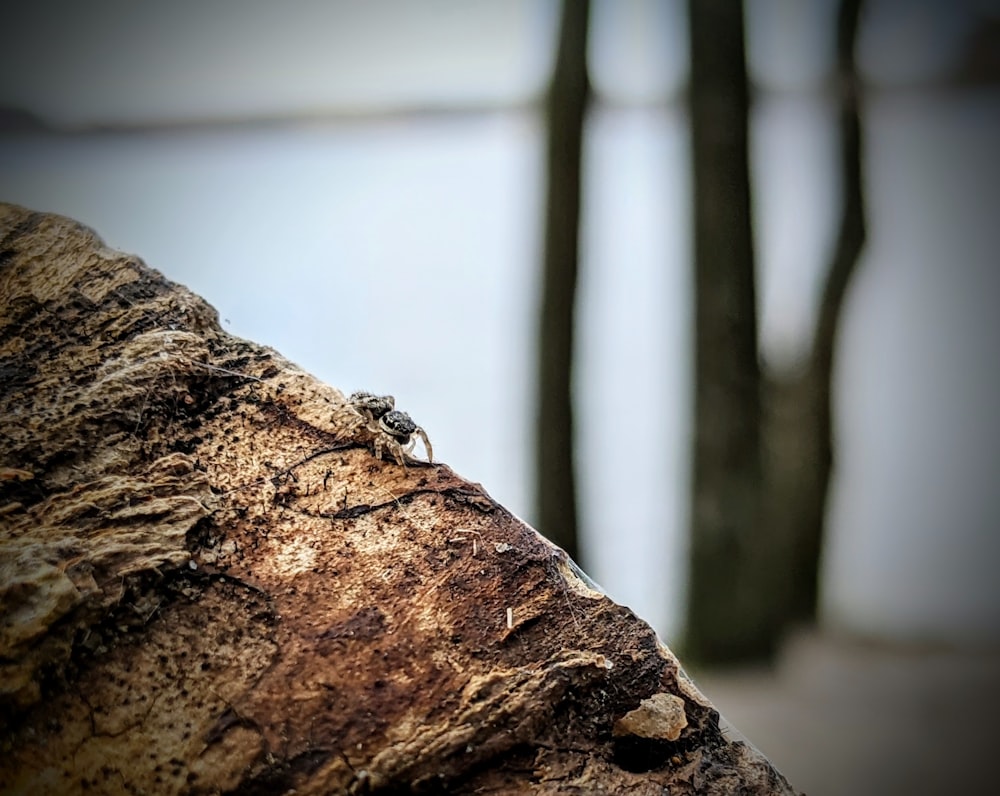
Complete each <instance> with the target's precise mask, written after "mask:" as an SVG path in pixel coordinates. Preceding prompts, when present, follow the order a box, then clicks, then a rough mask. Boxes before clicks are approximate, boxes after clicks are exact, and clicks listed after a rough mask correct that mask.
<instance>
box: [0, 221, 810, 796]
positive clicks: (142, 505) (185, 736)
mask: <svg viewBox="0 0 1000 796" xmlns="http://www.w3.org/2000/svg"><path fill="white" fill-rule="evenodd" d="M334 344H335V341H334ZM0 419H2V425H0V605H2V616H0V738H2V749H3V754H2V755H0V792H2V793H38V794H43V793H60V794H76V793H79V794H83V793H88V794H93V793H124V792H133V793H135V792H140V793H156V794H197V793H206V794H207V793H241V794H266V793H275V794H277V793H286V792H291V791H292V790H294V792H296V793H299V794H313V793H315V794H320V793H322V794H328V793H357V792H370V793H399V792H433V793H439V792H443V791H447V792H451V793H482V792H492V793H536V794H561V793H580V792H588V793H597V792H607V793H624V792H628V793H633V794H653V793H656V794H661V793H663V792H664V791H665V789H667V788H669V790H670V792H671V793H672V794H692V793H705V794H723V793H734V792H740V793H746V794H790V793H792V790H791V788H790V787H789V786H788V784H787V783H786V782H785V781H784V779H783V778H782V777H781V776H780V775H779V774H777V773H776V772H775V771H774V769H773V768H772V767H771V766H770V765H769V764H768V763H767V761H766V760H764V759H763V758H762V757H761V756H760V755H759V754H758V753H757V752H756V751H755V750H754V749H753V748H752V747H749V746H748V745H746V744H744V743H742V742H740V741H738V740H734V739H733V738H731V737H728V736H727V735H726V734H724V733H723V731H722V730H721V729H720V726H719V716H718V714H717V712H716V711H715V710H714V709H713V708H712V706H711V704H710V703H709V702H708V701H707V700H706V699H705V697H704V696H702V695H701V694H700V693H699V692H698V691H697V689H696V688H695V687H694V686H693V685H692V684H691V683H690V681H689V680H687V678H686V677H685V676H684V674H683V673H682V671H681V669H680V666H679V664H678V661H677V659H676V658H675V657H674V656H673V654H672V653H671V652H670V651H669V650H668V649H666V647H664V646H663V645H662V644H661V643H660V642H659V641H658V640H657V639H656V637H655V635H654V634H653V632H652V630H651V629H650V628H649V627H648V626H647V625H645V624H644V623H642V622H641V621H639V620H638V619H637V618H636V617H635V616H634V615H633V614H632V613H631V612H629V611H628V610H627V609H625V608H623V607H621V606H618V605H616V604H615V603H613V602H611V601H610V600H609V599H608V598H607V597H605V596H604V595H602V594H601V593H599V592H598V591H597V590H596V589H595V587H594V586H593V584H591V583H590V582H589V581H588V580H587V578H586V576H585V575H583V573H582V572H581V571H580V570H578V569H576V568H575V566H574V565H573V564H572V563H571V562H570V561H569V560H568V559H567V557H566V555H565V553H564V552H562V551H561V550H559V549H557V548H555V547H553V546H552V545H551V544H550V543H548V542H546V541H545V540H544V539H542V538H541V537H540V536H539V535H538V534H537V533H535V531H533V530H532V529H531V528H529V527H527V526H526V525H524V524H523V523H521V522H520V521H518V520H517V519H516V518H515V517H513V516H512V515H511V514H510V513H509V512H507V511H506V510H505V509H504V508H503V507H502V506H499V505H498V504H497V503H495V502H494V501H493V500H492V499H491V498H490V497H489V495H488V494H486V492H484V491H483V489H482V488H481V487H479V486H477V485H475V484H471V483H469V482H467V481H465V480H464V479H462V478H460V477H459V476H457V475H456V474H455V473H453V472H452V471H451V470H450V469H449V468H448V467H446V466H445V465H442V464H436V463H435V464H429V463H422V462H416V461H412V460H411V461H409V462H407V463H406V464H405V466H403V465H400V464H397V463H396V462H395V461H394V460H392V459H391V458H389V459H384V460H380V459H378V458H376V457H375V456H374V455H373V448H372V443H373V432H372V431H371V430H370V427H369V424H368V423H366V422H365V420H364V419H362V417H361V416H360V415H359V414H358V413H357V412H356V411H355V410H354V409H353V408H352V407H351V405H350V404H349V402H346V401H345V399H344V396H343V394H342V393H341V392H340V391H339V390H337V389H334V388H332V387H329V386H326V385H324V384H321V383H319V382H317V381H316V380H315V379H314V378H312V377H310V376H309V375H308V374H306V373H304V372H303V371H301V370H300V369H299V368H297V367H295V366H294V365H293V364H292V363H290V362H288V361H287V360H285V359H283V358H282V357H281V356H280V355H279V354H278V353H276V352H275V351H273V350H270V349H268V348H265V347H262V346H259V345H255V344H253V343H250V342H248V341H245V340H241V339H239V338H236V337H233V336H231V335H229V334H227V333H225V332H224V331H223V330H221V329H220V328H219V325H218V319H217V316H216V313H215V311H214V310H213V309H212V308H211V307H210V306H208V305H207V304H206V303H205V302H204V301H203V300H201V299H200V298H198V297H197V296H194V295H193V294H191V293H190V292H188V291H187V290H186V289H184V288H183V287H180V286H178V285H175V284H172V283H170V282H169V281H167V280H166V279H164V278H163V276H162V275H160V274H159V273H157V272H156V271H153V270H152V269H150V268H148V267H146V266H145V265H144V264H143V263H142V262H141V261H140V260H138V259H137V258H135V257H132V256H129V255H125V254H121V253H119V252H114V251H111V250H109V249H107V248H105V247H104V246H103V245H102V244H101V242H100V240H99V239H98V238H97V237H96V236H95V235H94V233H92V232H91V231H89V230H87V229H86V228H84V227H81V226H79V225H78V224H76V223H74V222H72V221H70V220H68V219H64V218H60V217H57V216H51V215H44V214H39V213H33V212H30V211H27V210H24V209H21V208H18V207H14V206H10V205H0Z"/></svg>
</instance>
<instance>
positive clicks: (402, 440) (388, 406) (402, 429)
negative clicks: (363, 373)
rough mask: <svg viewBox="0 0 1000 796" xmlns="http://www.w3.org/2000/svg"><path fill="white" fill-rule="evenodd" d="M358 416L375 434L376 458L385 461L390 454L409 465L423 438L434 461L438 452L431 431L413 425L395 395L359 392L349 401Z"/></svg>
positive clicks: (429, 456)
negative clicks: (434, 447) (398, 408)
mask: <svg viewBox="0 0 1000 796" xmlns="http://www.w3.org/2000/svg"><path fill="white" fill-rule="evenodd" d="M348 401H349V402H350V404H351V406H353V407H354V408H355V409H356V410H357V412H358V414H360V415H361V416H362V417H363V418H364V419H365V421H366V423H367V428H368V430H369V431H370V432H371V433H372V434H374V435H375V457H376V458H378V459H381V458H382V452H383V451H388V452H389V453H391V454H392V456H393V458H394V459H395V460H396V462H397V463H398V464H401V465H403V466H406V456H407V455H409V454H410V453H411V452H412V451H413V448H414V446H415V445H416V444H417V440H416V437H419V438H420V439H421V440H422V441H423V443H424V448H425V449H426V451H427V461H429V462H430V461H433V460H434V451H433V449H432V448H431V441H430V439H428V437H427V432H426V431H424V430H423V429H422V428H421V427H420V426H418V425H417V424H416V423H414V422H413V420H412V419H411V418H410V416H409V415H408V414H406V412H400V411H398V410H397V409H396V408H395V406H396V399H395V398H393V397H392V396H391V395H374V394H373V393H370V392H356V393H354V394H353V395H351V397H350V398H349V399H348Z"/></svg>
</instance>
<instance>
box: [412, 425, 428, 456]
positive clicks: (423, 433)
mask: <svg viewBox="0 0 1000 796" xmlns="http://www.w3.org/2000/svg"><path fill="white" fill-rule="evenodd" d="M413 433H414V434H417V435H418V436H419V437H420V439H421V440H422V441H423V443H424V450H426V451H427V461H428V462H433V461H434V449H433V448H431V441H430V439H429V438H428V437H427V432H426V431H424V430H423V429H422V428H421V427H420V426H417V427H416V429H414V431H413ZM410 441H411V442H413V443H416V440H415V439H413V438H412V437H411V438H410Z"/></svg>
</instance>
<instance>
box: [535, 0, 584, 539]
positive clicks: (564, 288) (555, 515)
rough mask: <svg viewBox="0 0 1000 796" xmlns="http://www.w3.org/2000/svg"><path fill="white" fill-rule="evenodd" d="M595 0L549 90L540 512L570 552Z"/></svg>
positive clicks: (568, 37) (579, 18) (575, 11)
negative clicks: (576, 335) (577, 310)
mask: <svg viewBox="0 0 1000 796" xmlns="http://www.w3.org/2000/svg"><path fill="white" fill-rule="evenodd" d="M589 15H590V3H589V0H566V1H565V2H564V3H563V8H562V22H561V26H560V33H559V51H558V55H557V57H556V65H555V71H554V74H553V77H552V84H551V88H550V90H549V95H548V102H547V110H548V153H547V158H548V174H547V178H548V183H547V197H546V217H545V254H544V272H543V284H542V301H541V322H540V337H539V358H538V391H539V393H538V416H537V435H536V439H537V448H536V451H537V459H536V464H537V507H538V508H537V512H538V516H537V520H538V525H539V528H540V529H541V531H542V532H543V533H544V534H545V535H546V536H548V537H549V538H550V539H551V540H552V541H554V542H555V543H556V544H558V545H559V546H560V547H562V548H563V549H565V550H566V552H568V553H569V554H570V555H571V556H573V557H574V558H577V557H578V556H579V546H578V543H577V507H576V481H575V477H574V463H573V404H572V388H573V367H572V364H573V331H574V305H575V296H576V281H577V269H578V263H579V230H580V183H581V163H582V150H583V124H584V117H585V115H586V110H587V105H588V103H589V99H590V81H589V78H588V76H587V25H588V18H589Z"/></svg>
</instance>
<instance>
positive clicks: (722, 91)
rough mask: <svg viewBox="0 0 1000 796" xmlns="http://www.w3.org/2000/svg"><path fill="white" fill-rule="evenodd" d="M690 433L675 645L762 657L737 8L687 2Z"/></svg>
mask: <svg viewBox="0 0 1000 796" xmlns="http://www.w3.org/2000/svg"><path fill="white" fill-rule="evenodd" d="M688 23H689V36H690V43H691V82H690V93H689V104H690V113H691V147H692V154H693V194H694V196H693V221H694V267H695V280H694V283H695V313H694V315H695V418H694V422H695V429H694V467H693V471H694V472H693V495H692V507H691V562H690V575H689V580H688V589H689V593H688V613H687V624H686V627H687V630H686V636H685V647H686V652H687V654H688V656H689V657H690V658H691V659H693V660H697V661H702V662H711V661H724V660H734V659H741V658H747V657H756V656H760V655H766V654H767V653H769V652H770V649H771V643H770V642H771V634H770V633H769V632H768V631H767V629H766V627H765V625H766V616H767V613H768V611H767V607H766V606H765V605H764V604H762V602H763V600H762V595H761V593H760V591H759V589H757V588H756V582H757V580H756V577H755V576H756V573H757V570H758V561H759V559H760V556H759V555H758V553H757V550H756V548H755V545H758V544H759V534H758V525H759V519H760V507H761V477H762V465H761V446H760V424H761V396H760V391H761V379H760V368H759V365H758V359H757V311H756V294H755V287H754V251H753V233H752V218H751V200H750V169H749V157H748V149H747V137H748V127H749V112H750V96H749V93H750V92H749V85H748V78H747V69H746V56H745V51H744V19H743V7H742V4H741V3H733V2H731V1H730V0H689V2H688Z"/></svg>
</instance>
